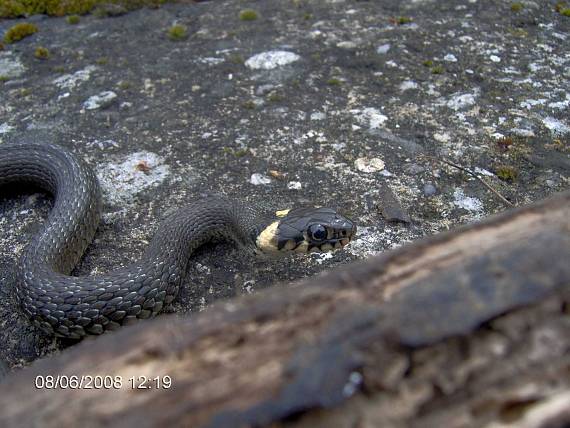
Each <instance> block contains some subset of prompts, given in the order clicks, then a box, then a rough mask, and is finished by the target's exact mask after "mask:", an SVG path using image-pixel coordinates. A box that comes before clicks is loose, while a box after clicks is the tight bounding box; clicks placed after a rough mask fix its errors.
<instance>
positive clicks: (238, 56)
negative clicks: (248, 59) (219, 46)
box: [228, 53, 245, 64]
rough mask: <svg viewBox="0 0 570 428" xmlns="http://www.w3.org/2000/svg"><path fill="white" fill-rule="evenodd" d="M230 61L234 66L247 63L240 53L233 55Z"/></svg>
mask: <svg viewBox="0 0 570 428" xmlns="http://www.w3.org/2000/svg"><path fill="white" fill-rule="evenodd" d="M228 60H229V61H230V62H231V63H233V64H243V63H244V62H245V58H244V57H243V56H242V55H241V54H238V53H233V54H231V55H230V56H229V58H228Z"/></svg>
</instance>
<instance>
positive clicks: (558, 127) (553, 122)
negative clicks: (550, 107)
mask: <svg viewBox="0 0 570 428" xmlns="http://www.w3.org/2000/svg"><path fill="white" fill-rule="evenodd" d="M542 123H544V126H546V127H547V128H548V129H549V130H550V132H552V134H554V135H562V134H567V133H568V132H570V127H568V125H566V124H565V123H564V122H561V121H560V120H558V119H555V118H554V117H545V118H544V119H542Z"/></svg>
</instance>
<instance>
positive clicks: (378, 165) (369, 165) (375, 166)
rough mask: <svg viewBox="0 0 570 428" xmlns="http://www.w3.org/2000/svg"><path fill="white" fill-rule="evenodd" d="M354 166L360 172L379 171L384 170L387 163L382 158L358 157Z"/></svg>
mask: <svg viewBox="0 0 570 428" xmlns="http://www.w3.org/2000/svg"><path fill="white" fill-rule="evenodd" d="M354 167H355V168H356V169H357V170H358V171H360V172H366V173H370V172H378V171H382V170H383V169H384V168H385V167H386V164H385V163H384V161H383V160H382V159H380V158H358V159H356V160H355V161H354Z"/></svg>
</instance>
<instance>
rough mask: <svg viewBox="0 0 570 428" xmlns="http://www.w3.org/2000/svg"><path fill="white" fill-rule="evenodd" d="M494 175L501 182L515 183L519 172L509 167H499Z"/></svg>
mask: <svg viewBox="0 0 570 428" xmlns="http://www.w3.org/2000/svg"><path fill="white" fill-rule="evenodd" d="M495 173H496V174H497V177H499V178H500V179H501V180H503V181H515V180H516V179H517V178H518V176H519V171H518V170H517V169H516V168H515V167H513V166H510V165H499V166H498V167H497V168H496V171H495Z"/></svg>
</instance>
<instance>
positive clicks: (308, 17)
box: [303, 12, 313, 21]
mask: <svg viewBox="0 0 570 428" xmlns="http://www.w3.org/2000/svg"><path fill="white" fill-rule="evenodd" d="M303 19H304V20H305V21H310V20H311V19H313V14H311V13H309V12H306V13H304V14H303Z"/></svg>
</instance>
